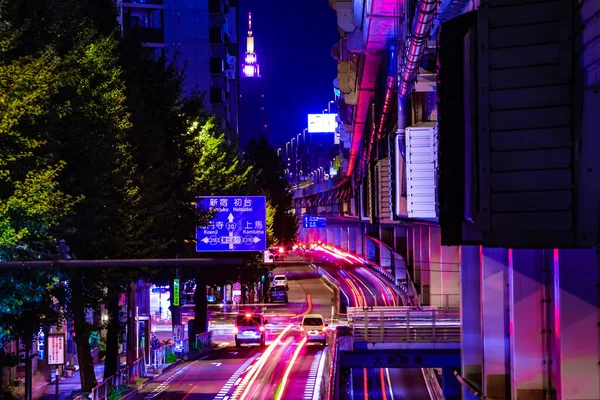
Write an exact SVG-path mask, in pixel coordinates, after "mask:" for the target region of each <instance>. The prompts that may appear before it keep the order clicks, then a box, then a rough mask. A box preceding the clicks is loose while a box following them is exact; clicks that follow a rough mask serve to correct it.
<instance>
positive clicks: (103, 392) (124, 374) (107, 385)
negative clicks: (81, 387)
mask: <svg viewBox="0 0 600 400" xmlns="http://www.w3.org/2000/svg"><path fill="white" fill-rule="evenodd" d="M145 376H146V361H145V360H144V357H141V358H140V359H138V360H137V361H135V362H134V363H133V364H132V365H128V366H126V367H124V368H121V369H120V370H119V372H117V373H116V374H115V375H113V376H111V377H108V378H106V379H105V380H104V381H103V382H102V383H101V384H99V385H98V386H96V387H95V388H93V389H92V392H91V393H90V396H89V398H90V399H91V400H104V399H108V396H110V393H111V392H112V391H113V390H116V389H118V388H119V387H121V386H124V385H126V384H128V383H135V380H136V379H137V378H143V377H145ZM84 398H85V397H84V396H83V395H80V396H77V397H76V400H83V399H84Z"/></svg>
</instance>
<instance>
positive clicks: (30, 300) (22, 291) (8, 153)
mask: <svg viewBox="0 0 600 400" xmlns="http://www.w3.org/2000/svg"><path fill="white" fill-rule="evenodd" d="M5 28H6V27H5V26H4V25H0V260H25V259H28V258H31V254H32V253H28V252H24V251H22V250H19V249H28V248H29V246H33V247H34V248H36V249H38V250H39V251H47V250H48V249H50V248H51V247H52V246H53V245H54V238H53V235H52V232H53V230H54V229H55V228H56V227H57V226H58V224H59V223H60V221H61V219H62V218H64V217H65V216H66V215H67V214H68V212H69V211H70V210H71V209H72V207H73V206H74V204H75V203H76V202H77V201H78V200H79V198H78V197H76V196H69V195H67V194H65V193H64V192H62V191H60V190H58V188H57V186H58V182H57V179H58V175H59V174H60V172H61V171H62V170H63V169H64V166H65V164H64V163H63V162H61V161H59V160H54V159H53V158H52V157H51V156H49V155H48V153H47V152H46V147H47V146H46V144H47V141H46V140H45V138H44V137H43V135H42V134H41V133H40V131H38V130H36V129H27V126H30V125H32V124H33V125H35V124H36V123H37V122H38V121H40V120H43V119H44V117H45V116H47V115H49V114H51V113H56V112H60V108H57V107H54V106H53V105H52V103H51V101H50V99H51V98H52V96H54V95H55V94H56V93H57V91H58V90H59V89H60V88H61V86H62V84H63V76H62V75H61V73H60V68H61V61H60V60H59V59H58V57H56V55H55V53H54V52H53V51H52V49H50V48H47V49H45V50H44V51H43V52H42V53H41V54H39V55H38V56H20V57H11V56H10V53H11V52H13V50H14V49H15V47H16V46H17V42H18V40H19V34H18V33H16V34H15V33H11V32H7V31H6V29H5ZM56 283H57V277H56V275H55V274H52V273H50V272H48V271H41V270H33V271H23V270H20V271H12V270H8V271H3V272H2V273H1V274H0V292H1V293H3V295H2V296H1V297H0V371H2V370H3V368H4V367H6V366H10V365H15V363H16V362H17V361H18V357H16V355H11V354H7V353H6V351H5V349H6V345H7V344H8V343H9V342H11V341H13V340H15V339H20V340H22V342H23V343H24V344H25V345H26V346H29V347H30V346H31V341H32V339H33V336H34V335H35V334H37V333H38V331H39V330H40V329H47V328H48V327H49V326H51V325H54V324H56V323H57V321H58V320H59V312H58V310H57V309H56V308H55V307H54V304H53V299H52V296H51V293H52V290H53V289H54V287H55V284H56ZM29 350H30V348H29ZM27 354H29V351H28V352H27ZM26 357H27V359H26V365H27V367H28V370H29V369H30V368H31V361H30V358H29V355H27V356H26ZM0 374H1V372H0Z"/></svg>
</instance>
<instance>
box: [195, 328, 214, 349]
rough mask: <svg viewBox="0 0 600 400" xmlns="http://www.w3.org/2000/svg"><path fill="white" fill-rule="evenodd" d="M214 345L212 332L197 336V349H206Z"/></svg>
mask: <svg viewBox="0 0 600 400" xmlns="http://www.w3.org/2000/svg"><path fill="white" fill-rule="evenodd" d="M211 344H212V332H204V333H199V334H197V335H196V348H197V349H205V348H207V347H208V346H210V345H211Z"/></svg>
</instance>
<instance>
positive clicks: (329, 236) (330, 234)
mask: <svg viewBox="0 0 600 400" xmlns="http://www.w3.org/2000/svg"><path fill="white" fill-rule="evenodd" d="M335 229H336V227H329V226H328V227H327V228H325V237H326V239H325V241H326V242H327V244H328V245H331V246H335V234H334V231H335Z"/></svg>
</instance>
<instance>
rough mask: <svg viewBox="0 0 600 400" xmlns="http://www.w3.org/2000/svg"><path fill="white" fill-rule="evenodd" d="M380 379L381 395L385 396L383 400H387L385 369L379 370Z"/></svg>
mask: <svg viewBox="0 0 600 400" xmlns="http://www.w3.org/2000/svg"><path fill="white" fill-rule="evenodd" d="M379 378H380V379H381V394H382V395H383V400H387V393H386V392H385V373H384V371H383V368H379Z"/></svg>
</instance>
